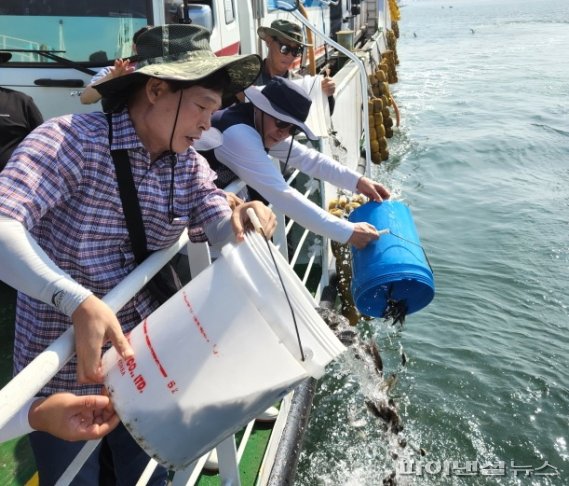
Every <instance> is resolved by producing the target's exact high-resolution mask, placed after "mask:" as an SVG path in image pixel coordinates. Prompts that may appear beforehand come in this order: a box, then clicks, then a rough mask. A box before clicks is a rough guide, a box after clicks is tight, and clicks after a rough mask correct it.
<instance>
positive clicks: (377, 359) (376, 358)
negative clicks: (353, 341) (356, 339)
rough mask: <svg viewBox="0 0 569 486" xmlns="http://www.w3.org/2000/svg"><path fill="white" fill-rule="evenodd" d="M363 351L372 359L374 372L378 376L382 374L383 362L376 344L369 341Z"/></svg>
mask: <svg viewBox="0 0 569 486" xmlns="http://www.w3.org/2000/svg"><path fill="white" fill-rule="evenodd" d="M365 350H366V351H367V353H368V354H369V355H370V356H371V357H372V359H373V364H374V366H375V371H377V373H378V374H379V375H381V374H383V360H382V359H381V355H380V354H379V348H378V347H377V343H376V342H375V341H373V340H370V341H369V343H368V344H367V345H366V346H365Z"/></svg>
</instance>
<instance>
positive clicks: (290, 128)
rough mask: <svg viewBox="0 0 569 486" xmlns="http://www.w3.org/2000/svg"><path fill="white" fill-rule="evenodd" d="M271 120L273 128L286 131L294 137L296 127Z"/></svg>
mask: <svg viewBox="0 0 569 486" xmlns="http://www.w3.org/2000/svg"><path fill="white" fill-rule="evenodd" d="M273 120H274V121H275V126H276V127H277V128H278V129H279V130H288V133H290V134H291V135H294V134H295V132H296V125H293V124H292V123H289V122H285V121H282V120H277V119H276V118H275V117H273Z"/></svg>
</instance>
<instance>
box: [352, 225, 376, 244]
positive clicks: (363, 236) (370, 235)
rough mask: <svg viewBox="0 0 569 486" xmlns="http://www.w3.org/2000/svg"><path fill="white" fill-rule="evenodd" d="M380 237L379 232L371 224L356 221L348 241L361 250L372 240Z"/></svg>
mask: <svg viewBox="0 0 569 486" xmlns="http://www.w3.org/2000/svg"><path fill="white" fill-rule="evenodd" d="M378 238H379V233H378V232H377V230H376V229H375V228H374V227H373V226H372V225H371V224H369V223H356V224H355V226H354V231H353V232H352V236H350V239H349V240H348V243H350V244H351V245H354V246H355V247H356V248H357V249H358V250H361V249H362V248H365V247H366V246H367V245H368V243H369V242H370V241H375V240H377V239H378Z"/></svg>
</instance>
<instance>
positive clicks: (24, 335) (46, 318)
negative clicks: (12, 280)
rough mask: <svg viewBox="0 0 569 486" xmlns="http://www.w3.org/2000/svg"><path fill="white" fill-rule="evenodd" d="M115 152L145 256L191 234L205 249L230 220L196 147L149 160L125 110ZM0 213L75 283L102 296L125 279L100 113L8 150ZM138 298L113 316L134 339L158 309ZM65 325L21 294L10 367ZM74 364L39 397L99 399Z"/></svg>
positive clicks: (120, 224) (127, 264)
mask: <svg viewBox="0 0 569 486" xmlns="http://www.w3.org/2000/svg"><path fill="white" fill-rule="evenodd" d="M112 148H113V150H114V149H126V150H127V151H128V155H129V158H130V163H131V166H132V171H133V177H134V183H135V186H136V187H137V190H138V197H139V201H140V207H141V211H142V217H143V220H144V223H145V231H146V237H147V246H148V249H149V250H151V251H154V250H158V249H161V248H165V247H168V246H170V245H172V244H173V243H174V242H175V241H176V240H177V239H178V238H179V236H180V234H181V233H182V232H183V230H184V228H186V227H187V228H188V231H189V235H190V238H191V239H192V240H193V241H205V240H206V236H205V234H204V232H203V226H204V225H205V224H207V223H209V222H213V221H216V220H218V219H220V218H222V217H224V216H226V215H228V214H230V209H229V206H228V205H227V201H226V199H225V196H224V194H223V192H221V191H219V190H218V189H217V188H216V187H215V184H214V182H213V180H214V178H215V174H214V172H213V171H212V170H211V169H210V168H209V166H208V165H207V162H206V161H205V159H204V158H203V157H201V156H200V155H198V154H197V153H196V152H195V151H194V150H193V149H192V148H190V149H188V151H186V152H185V153H183V154H179V155H178V162H177V164H176V165H175V168H174V169H172V165H171V161H170V160H169V158H168V157H161V158H159V159H157V160H155V161H154V162H151V160H150V156H149V153H148V152H147V151H146V149H145V148H144V147H143V146H142V143H141V141H140V139H139V138H138V136H137V135H136V132H135V130H134V127H133V125H132V121H131V119H130V117H129V115H128V113H127V112H126V111H124V112H122V113H120V114H116V115H114V117H113V144H112ZM172 170H174V171H175V188H174V213H175V214H176V215H177V216H178V217H177V218H176V219H175V220H174V221H173V222H172V223H170V222H169V218H168V195H169V192H170V182H171V171H172ZM0 214H2V215H5V216H9V217H12V218H14V219H16V220H18V221H20V222H21V223H23V224H24V226H25V227H26V228H27V229H28V230H29V231H30V233H31V234H32V235H33V237H34V238H35V239H36V241H37V242H38V244H39V245H40V246H41V247H42V248H43V249H44V250H45V252H46V253H47V254H48V255H49V257H50V258H51V259H52V260H53V261H54V262H55V263H56V264H57V265H58V266H59V267H60V268H61V269H63V270H64V271H65V272H67V273H68V274H69V275H71V277H73V278H74V279H75V280H76V281H77V282H79V283H80V284H82V285H83V286H84V287H86V288H88V289H90V290H91V291H92V292H93V293H94V294H95V295H96V296H98V297H103V296H104V295H105V294H106V293H107V292H109V291H110V290H111V289H112V288H113V287H115V286H116V285H117V284H118V283H119V282H120V281H121V280H123V279H124V277H125V276H126V275H127V274H128V273H130V272H131V271H132V270H133V269H134V268H135V267H136V263H135V260H134V255H133V252H132V248H131V244H130V240H129V236H128V230H127V227H126V221H125V218H124V214H123V211H122V203H121V200H120V195H119V191H118V185H117V181H116V176H115V169H114V165H113V161H112V158H111V155H110V150H109V139H108V124H107V120H106V118H105V115H104V114H103V113H90V114H82V115H68V116H64V117H60V118H55V119H51V120H49V121H48V122H46V123H44V124H43V125H41V126H40V127H39V128H37V129H36V130H35V131H34V132H32V134H30V136H28V138H26V140H25V141H24V142H23V143H22V144H21V145H20V146H19V147H18V149H17V150H16V151H15V152H14V154H13V156H12V158H11V160H10V162H9V163H8V165H7V166H6V168H5V169H4V171H2V173H1V174H0ZM156 306H157V305H156V302H155V301H154V300H153V299H152V297H151V296H150V294H149V293H148V291H146V290H143V291H141V292H139V293H138V294H137V295H135V297H134V298H133V299H132V300H131V301H130V302H128V303H127V304H126V306H125V307H124V308H123V309H122V310H121V311H120V312H119V313H118V314H117V316H118V318H119V321H120V322H121V324H122V328H123V331H125V332H128V331H130V330H131V329H132V328H133V327H134V326H135V325H137V324H138V323H139V322H140V321H141V320H142V319H143V318H144V317H146V316H147V315H148V314H149V313H150V312H152V310H154V309H155V308H156ZM70 325H71V319H70V318H69V317H67V316H65V315H63V314H61V313H60V312H59V311H57V310H56V309H55V308H53V307H52V306H50V305H46V304H44V303H42V302H40V301H38V300H35V299H32V298H30V297H28V296H27V295H24V294H22V293H19V294H18V304H17V311H16V337H15V342H14V368H15V372H16V373H17V372H19V371H20V370H21V369H22V368H23V367H25V366H26V365H27V364H28V363H29V362H30V361H31V360H32V359H33V358H34V357H35V356H36V355H37V354H38V353H40V352H42V351H43V350H44V349H45V348H46V346H48V345H49V344H50V343H51V342H52V341H53V340H54V339H56V338H57V337H58V336H60V335H61V334H62V333H63V332H64V331H65V330H66V329H67V328H68V327H69V326H70ZM76 363H77V362H76V359H75V358H74V359H72V360H71V361H70V362H69V363H68V364H67V365H66V366H65V367H64V368H63V369H62V370H61V372H59V373H58V374H57V375H56V377H55V378H54V379H53V380H52V381H51V382H50V383H49V384H48V385H47V386H46V387H45V388H44V389H43V390H42V391H43V393H45V394H51V393H53V392H56V391H62V390H67V391H73V392H75V393H81V394H86V393H96V392H98V391H99V390H100V387H98V386H84V385H78V384H77V380H76V373H75V370H76Z"/></svg>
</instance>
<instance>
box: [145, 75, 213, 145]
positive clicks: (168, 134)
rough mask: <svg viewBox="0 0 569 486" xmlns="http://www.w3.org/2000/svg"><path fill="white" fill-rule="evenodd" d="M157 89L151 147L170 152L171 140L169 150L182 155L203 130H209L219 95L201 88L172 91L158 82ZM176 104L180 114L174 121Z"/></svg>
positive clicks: (176, 109)
mask: <svg viewBox="0 0 569 486" xmlns="http://www.w3.org/2000/svg"><path fill="white" fill-rule="evenodd" d="M159 81H160V80H159ZM156 88H157V96H156V97H155V99H154V103H153V104H152V109H151V114H152V117H153V119H152V120H151V124H152V127H154V129H153V130H152V134H151V136H152V138H153V142H152V143H151V146H157V145H159V147H160V149H159V150H158V151H165V150H170V138H172V147H171V149H172V150H173V151H174V152H176V153H181V152H185V151H186V150H187V149H188V147H190V146H191V145H193V143H194V142H195V141H196V140H197V139H199V138H200V136H201V134H202V132H203V131H204V130H207V129H209V128H210V127H211V116H212V115H213V113H214V112H216V111H217V110H219V108H220V107H221V92H218V91H214V90H211V89H208V88H204V87H202V86H192V87H191V88H186V89H184V90H181V91H176V92H173V91H171V90H170V87H169V86H168V84H167V83H165V82H164V81H160V82H159V83H158V86H156ZM180 97H181V98H180ZM178 104H180V111H179V113H178V119H177V120H176V112H177V111H178ZM174 124H175V128H174ZM172 130H174V135H173V136H172Z"/></svg>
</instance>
